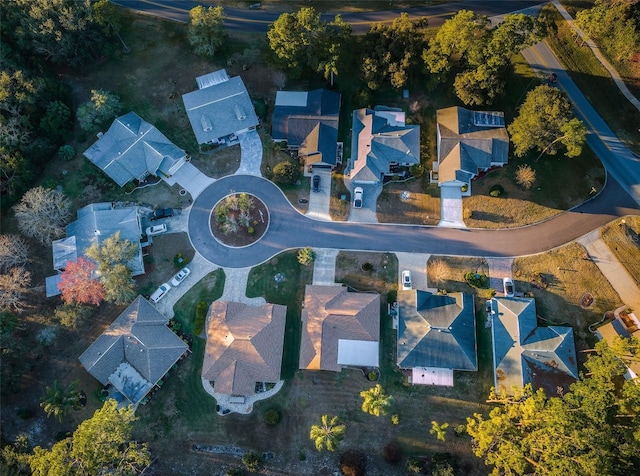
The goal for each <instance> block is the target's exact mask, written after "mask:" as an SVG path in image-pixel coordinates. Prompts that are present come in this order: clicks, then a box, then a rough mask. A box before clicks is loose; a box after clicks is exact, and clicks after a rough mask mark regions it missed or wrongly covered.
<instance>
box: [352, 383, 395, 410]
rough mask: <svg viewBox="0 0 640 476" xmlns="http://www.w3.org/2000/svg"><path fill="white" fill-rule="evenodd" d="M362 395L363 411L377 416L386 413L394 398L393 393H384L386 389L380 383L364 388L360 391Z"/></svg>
mask: <svg viewBox="0 0 640 476" xmlns="http://www.w3.org/2000/svg"><path fill="white" fill-rule="evenodd" d="M360 396H361V397H362V399H363V400H362V411H363V412H365V413H370V414H371V415H375V416H381V415H386V414H387V410H388V409H389V407H390V406H391V401H392V400H393V397H392V396H391V395H386V394H385V393H384V389H383V388H382V385H380V384H376V386H375V387H372V388H370V389H369V390H363V391H362V392H360Z"/></svg>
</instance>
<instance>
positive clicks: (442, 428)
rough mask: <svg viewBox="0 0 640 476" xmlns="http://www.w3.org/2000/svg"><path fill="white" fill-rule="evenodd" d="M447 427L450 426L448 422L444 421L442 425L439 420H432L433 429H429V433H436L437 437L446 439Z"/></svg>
mask: <svg viewBox="0 0 640 476" xmlns="http://www.w3.org/2000/svg"><path fill="white" fill-rule="evenodd" d="M447 428H449V424H448V423H443V424H442V425H440V424H438V422H437V421H435V420H433V421H432V422H431V430H429V433H431V434H432V435H433V434H435V435H436V438H437V439H439V440H441V441H444V440H445V435H446V433H447Z"/></svg>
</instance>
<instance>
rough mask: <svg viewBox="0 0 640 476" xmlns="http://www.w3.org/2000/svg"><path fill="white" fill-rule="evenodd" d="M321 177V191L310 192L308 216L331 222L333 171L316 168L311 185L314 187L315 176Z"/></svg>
mask: <svg viewBox="0 0 640 476" xmlns="http://www.w3.org/2000/svg"><path fill="white" fill-rule="evenodd" d="M314 175H319V176H320V191H319V192H312V191H310V192H309V209H308V211H307V216H308V217H309V218H315V219H316V220H326V221H331V216H330V215H329V204H330V198H331V169H330V168H314V169H313V173H312V174H311V177H312V180H311V183H310V184H309V186H310V187H313V176H314Z"/></svg>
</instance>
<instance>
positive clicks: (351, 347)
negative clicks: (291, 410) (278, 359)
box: [299, 285, 380, 372]
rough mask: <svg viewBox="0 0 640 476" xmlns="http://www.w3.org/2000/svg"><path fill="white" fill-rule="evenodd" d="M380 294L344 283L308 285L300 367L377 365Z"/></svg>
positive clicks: (318, 368)
mask: <svg viewBox="0 0 640 476" xmlns="http://www.w3.org/2000/svg"><path fill="white" fill-rule="evenodd" d="M379 347H380V296H379V295H378V294H373V293H355V292H348V291H347V288H346V287H344V286H313V285H307V287H306V288H305V296H304V307H303V309H302V341H301V343H300V361H299V368H301V369H305V370H331V371H333V372H340V371H341V370H342V367H343V366H352V367H378V363H379V355H378V354H379Z"/></svg>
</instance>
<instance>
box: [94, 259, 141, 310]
mask: <svg viewBox="0 0 640 476" xmlns="http://www.w3.org/2000/svg"><path fill="white" fill-rule="evenodd" d="M100 282H101V283H102V285H103V286H104V291H105V300H107V301H108V302H112V303H114V304H118V305H120V304H129V303H130V302H131V301H133V299H134V298H135V297H136V291H135V281H134V280H133V278H132V277H131V270H130V269H129V268H127V266H125V265H124V264H122V263H119V264H116V265H115V266H114V267H113V268H112V269H111V270H110V271H109V272H108V273H106V274H103V275H102V277H101V279H100Z"/></svg>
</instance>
